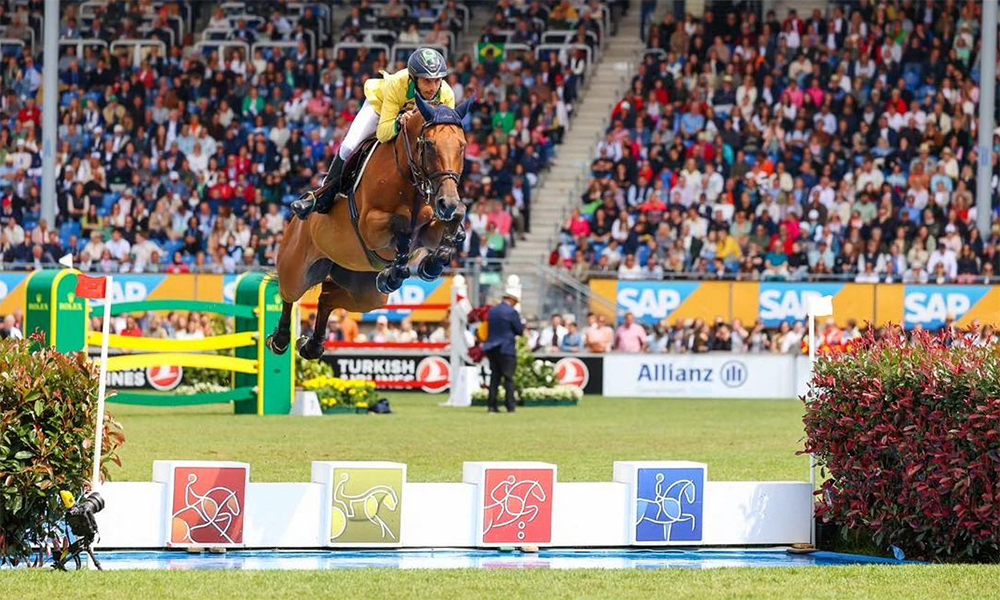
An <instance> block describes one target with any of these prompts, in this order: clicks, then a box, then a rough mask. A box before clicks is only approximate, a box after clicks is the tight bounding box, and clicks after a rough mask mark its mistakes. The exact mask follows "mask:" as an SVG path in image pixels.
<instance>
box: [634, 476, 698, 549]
mask: <svg viewBox="0 0 1000 600" xmlns="http://www.w3.org/2000/svg"><path fill="white" fill-rule="evenodd" d="M704 482H705V478H704V472H703V471H701V470H698V469H639V474H638V494H637V497H636V522H635V530H636V531H635V532H636V541H643V542H677V541H685V542H688V541H691V542H693V541H700V540H701V537H702V533H701V531H702V523H701V517H702V508H703V504H704V499H703V494H704V491H703V490H704Z"/></svg>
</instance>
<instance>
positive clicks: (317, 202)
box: [291, 156, 344, 219]
mask: <svg viewBox="0 0 1000 600" xmlns="http://www.w3.org/2000/svg"><path fill="white" fill-rule="evenodd" d="M343 172H344V161H343V159H341V158H340V156H336V157H335V158H334V159H333V163H331V164H330V170H329V171H327V173H326V177H324V178H323V183H322V184H321V185H320V189H322V190H323V191H322V193H320V194H318V195H317V194H316V191H315V190H313V191H310V192H306V193H305V194H303V195H302V196H301V197H300V198H299V199H298V200H296V201H294V202H292V204H291V208H292V212H294V213H295V216H297V217H298V218H300V219H305V218H306V217H308V216H309V213H311V212H313V211H315V212H318V213H320V214H326V213H328V212H330V209H331V208H333V201H334V199H336V197H337V193H338V192H340V177H341V175H342V174H343Z"/></svg>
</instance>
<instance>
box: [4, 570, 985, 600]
mask: <svg viewBox="0 0 1000 600" xmlns="http://www.w3.org/2000/svg"><path fill="white" fill-rule="evenodd" d="M998 577H1000V567H996V566H990V567H971V566H926V567H924V566H904V567H886V566H865V567H811V568H805V569H712V570H707V571H692V570H661V571H649V570H632V571H622V570H608V571H600V570H582V571H532V570H513V571H503V570H497V571H472V570H469V571H454V570H447V571H375V570H368V569H365V570H357V571H353V570H352V571H318V572H317V571H314V572H289V571H284V572H280V571H256V572H240V571H188V572H183V571H175V572H168V571H150V572H147V571H132V572H127V571H126V572H109V573H97V572H92V571H91V572H80V573H51V572H23V571H22V572H17V573H3V574H2V575H0V592H3V591H5V590H7V591H9V593H8V594H4V595H3V597H4V598H16V599H17V600H35V599H37V600H53V599H61V598H72V599H73V600H86V599H90V598H95V599H96V598H100V599H109V600H112V599H113V600H129V599H132V598H135V599H137V600H146V599H148V598H177V599H183V600H188V599H190V600H206V599H210V600H222V599H225V598H234V599H235V598H238V599H241V600H242V599H243V598H264V599H267V600H284V599H288V600H303V599H307V598H309V599H311V598H324V599H332V598H352V599H353V598H368V599H372V600H376V599H383V598H387V599H388V598H400V599H405V600H411V599H413V598H433V599H435V600H448V599H451V598H454V599H456V600H465V599H467V598H487V599H489V600H507V599H510V600H520V599H522V598H538V599H544V600H556V599H562V598H600V599H612V598H614V599H618V598H622V599H624V598H634V599H636V600H655V599H660V598H663V599H669V600H680V599H683V598H712V599H713V600H723V599H727V598H782V599H795V598H803V599H806V598H808V599H825V598H829V599H830V600H842V599H846V598H850V599H852V600H862V599H868V598H870V599H885V600H906V599H910V598H912V599H924V598H935V599H936V598H963V599H965V598H967V599H978V598H982V599H984V600H986V599H991V600H993V599H995V598H997V596H998V595H1000V584H998V583H997V582H998Z"/></svg>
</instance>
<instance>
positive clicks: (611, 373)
mask: <svg viewBox="0 0 1000 600" xmlns="http://www.w3.org/2000/svg"><path fill="white" fill-rule="evenodd" d="M794 361H795V357H794V356H791V355H789V356H770V355H763V356H754V355H746V354H730V353H718V354H692V355H671V354H609V355H607V356H605V357H604V395H605V396H608V397H619V398H631V397H649V398H661V397H663V398H794V397H795V392H796V381H795V379H796V370H795V368H794V366H795V365H794Z"/></svg>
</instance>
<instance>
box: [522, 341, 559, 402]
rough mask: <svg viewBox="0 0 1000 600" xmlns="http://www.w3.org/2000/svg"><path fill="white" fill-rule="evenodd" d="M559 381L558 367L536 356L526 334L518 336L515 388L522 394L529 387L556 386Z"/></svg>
mask: <svg viewBox="0 0 1000 600" xmlns="http://www.w3.org/2000/svg"><path fill="white" fill-rule="evenodd" d="M557 383H559V382H558V381H557V380H556V369H555V367H554V366H553V365H552V363H550V362H548V361H545V360H541V359H538V358H535V354H534V353H533V352H532V351H531V349H530V348H528V339H527V338H526V337H525V336H523V335H522V336H520V337H518V338H517V367H516V368H515V369H514V388H515V389H516V390H517V392H518V396H520V394H521V392H523V391H524V390H526V389H528V388H548V387H554V386H555V385H556V384H557Z"/></svg>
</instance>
